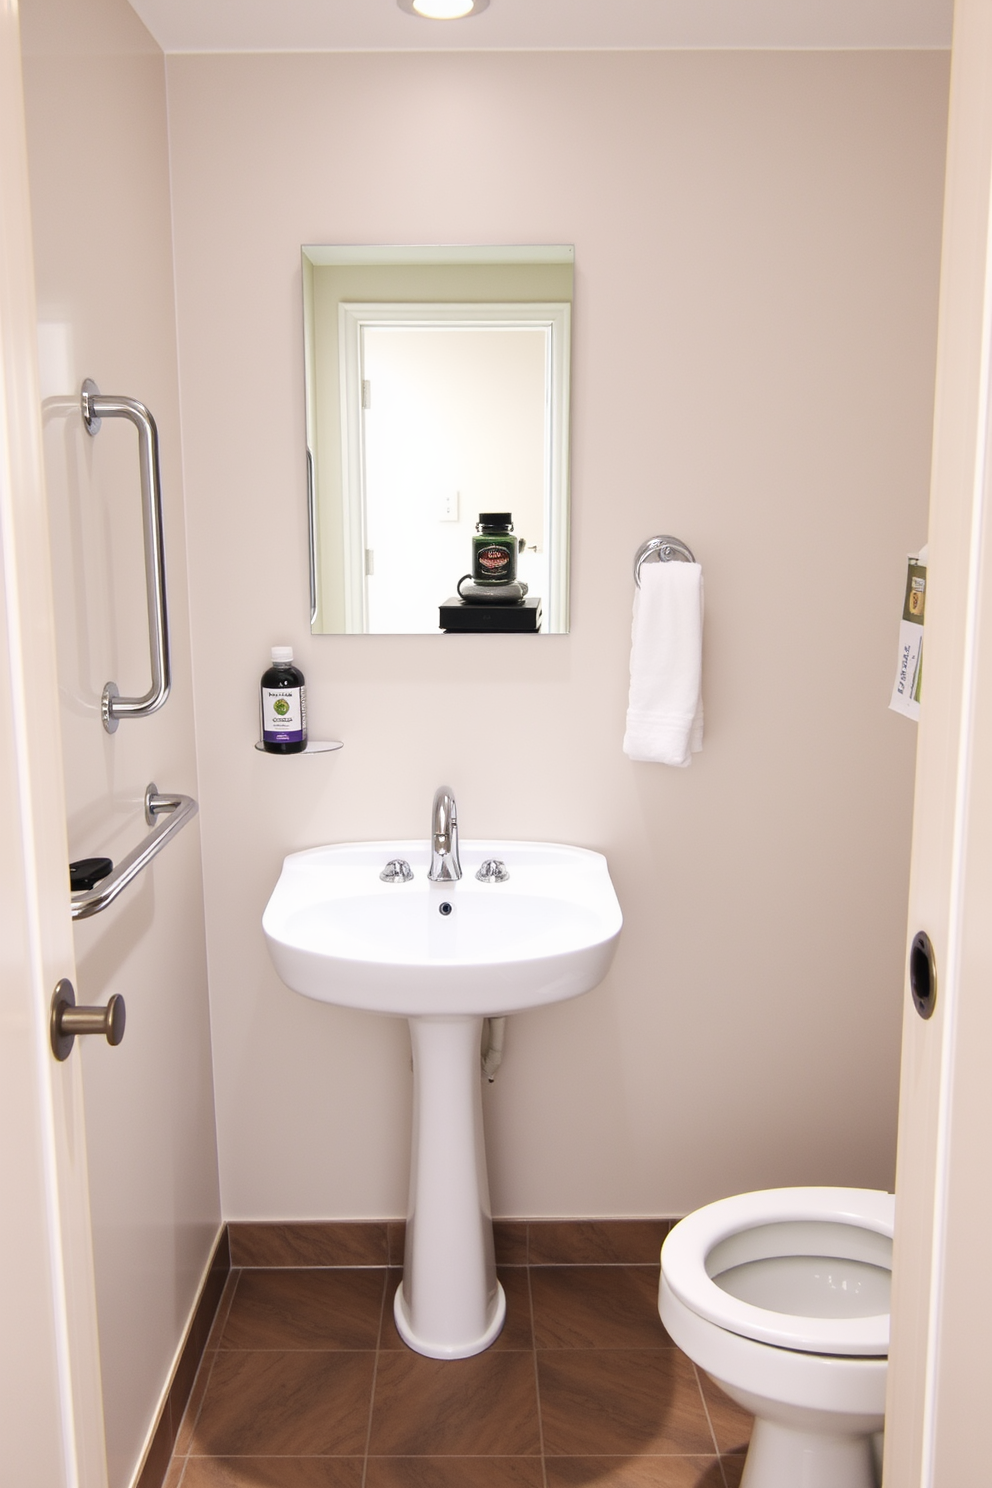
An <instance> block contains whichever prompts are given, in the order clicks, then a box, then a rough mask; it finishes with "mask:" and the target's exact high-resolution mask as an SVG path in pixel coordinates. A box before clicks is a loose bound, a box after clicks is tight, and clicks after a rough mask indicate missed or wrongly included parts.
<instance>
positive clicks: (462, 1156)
mask: <svg viewBox="0 0 992 1488" xmlns="http://www.w3.org/2000/svg"><path fill="white" fill-rule="evenodd" d="M396 858H402V859H405V860H406V862H407V863H408V864H409V865H410V868H411V869H412V874H413V876H412V877H411V878H409V879H408V880H406V881H403V880H397V881H396V882H391V883H384V882H383V881H382V880H381V878H380V877H379V875H380V873H381V871H382V869H383V868H384V867H385V866H386V864H387V863H388V862H390V861H391V860H393V859H396ZM490 858H498V859H500V860H502V862H503V863H505V865H506V867H507V869H508V870H509V878H508V879H507V880H506V881H505V882H496V883H489V882H486V883H482V882H480V881H479V880H478V879H477V878H476V877H475V874H476V871H477V869H478V868H479V867H480V866H481V864H482V863H483V862H484V861H485V860H486V859H490ZM429 863H430V851H429V847H428V844H426V843H424V842H359V843H345V844H342V845H339V846H334V847H317V848H313V849H312V850H311V851H309V852H300V853H292V854H291V855H290V856H289V857H288V858H286V860H285V862H284V863H283V868H282V874H281V875H280V878H279V882H278V883H277V884H276V887H275V889H274V890H273V893H272V897H271V899H270V900H269V902H268V904H267V905H266V908H265V913H264V914H263V916H262V929H263V931H264V933H265V939H266V941H267V943H268V947H269V952H270V954H271V956H272V960H273V963H274V965H275V968H276V970H277V971H278V973H279V975H280V976H281V977H282V979H283V981H284V982H285V983H286V985H287V986H288V987H290V988H292V990H293V991H294V992H300V993H302V994H303V996H305V997H312V998H314V999H315V1000H316V1001H318V1002H331V1003H337V1004H339V1005H340V1006H343V1007H351V1008H362V1009H364V1010H365V1011H367V1012H373V1013H385V1014H388V1015H392V1016H394V1017H405V1018H408V1019H409V1022H410V1042H411V1045H412V1049H413V1073H414V1085H413V1108H414V1109H413V1115H414V1119H413V1151H412V1158H411V1164H410V1205H409V1211H408V1219H407V1228H406V1249H405V1254H404V1261H403V1281H402V1283H401V1285H400V1286H399V1288H398V1289H397V1292H396V1299H395V1303H394V1315H395V1318H396V1326H397V1328H398V1329H399V1333H400V1336H401V1337H402V1338H403V1340H404V1341H405V1342H406V1343H407V1344H409V1346H410V1347H411V1348H413V1349H416V1350H417V1351H418V1352H419V1353H422V1354H427V1355H428V1356H429V1357H431V1358H435V1359H462V1358H466V1357H468V1356H469V1355H471V1354H477V1353H480V1352H481V1351H482V1350H483V1349H485V1348H488V1347H489V1345H490V1344H491V1343H492V1342H493V1340H494V1339H495V1338H496V1337H497V1335H498V1334H499V1331H500V1329H501V1328H502V1326H503V1319H504V1317H505V1313H506V1299H505V1297H504V1296H503V1289H502V1287H501V1286H500V1284H499V1282H498V1280H497V1278H496V1262H495V1252H494V1247H493V1227H492V1213H491V1210H490V1205H489V1181H488V1177H487V1173H486V1149H485V1140H484V1135H483V1129H482V1093H481V1070H480V1060H479V1054H480V1041H481V1036H482V1020H483V1018H484V1017H500V1016H502V1015H504V1014H506V1013H516V1012H522V1011H523V1010H524V1009H526V1008H535V1007H540V1006H541V1005H542V1004H544V1003H551V1002H560V1001H562V1000H564V999H565V998H569V997H577V996H579V995H580V994H581V993H583V992H589V991H591V990H592V988H593V987H595V986H596V985H597V984H598V983H599V982H601V981H602V979H603V977H604V976H605V975H606V972H607V970H608V969H609V965H610V962H611V961H612V959H613V952H614V950H615V948H616V942H617V939H618V937H619V934H620V927H621V924H622V916H621V914H620V906H619V904H618V903H617V896H616V894H615V892H614V890H613V885H612V883H611V882H610V875H609V872H608V870H607V866H606V859H605V858H604V857H603V856H602V854H601V853H596V852H588V851H586V850H585V849H584V848H580V847H562V846H559V845H557V844H553V843H545V842H463V843H462V844H461V864H462V877H461V878H460V879H459V880H458V881H457V882H454V883H450V882H449V883H431V882H429V880H428V878H427V871H428V866H429Z"/></svg>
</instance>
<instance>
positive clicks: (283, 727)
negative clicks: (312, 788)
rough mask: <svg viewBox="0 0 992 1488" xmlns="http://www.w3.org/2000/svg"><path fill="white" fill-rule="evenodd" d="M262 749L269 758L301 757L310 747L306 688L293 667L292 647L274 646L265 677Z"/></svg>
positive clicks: (262, 703) (302, 679)
mask: <svg viewBox="0 0 992 1488" xmlns="http://www.w3.org/2000/svg"><path fill="white" fill-rule="evenodd" d="M260 705H261V716H262V745H263V747H264V749H265V751H266V753H267V754H302V753H303V751H304V749H306V747H307V687H306V681H305V679H304V676H303V673H302V672H301V671H300V669H299V667H295V666H294V665H293V648H292V646H273V647H272V665H271V666H270V667H269V669H268V671H266V672H263V674H262V683H261V698H260Z"/></svg>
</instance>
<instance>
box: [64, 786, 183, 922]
mask: <svg viewBox="0 0 992 1488" xmlns="http://www.w3.org/2000/svg"><path fill="white" fill-rule="evenodd" d="M196 812H197V805H196V802H195V801H194V800H193V797H192V796H177V795H159V791H158V786H157V785H156V784H155V782H154V781H152V783H151V784H150V785H149V787H148V789H147V790H146V791H145V820H146V821H147V822H148V824H149V826H153V827H154V831H152V832H149V833H148V836H147V837H146V838H145V839H144V841H143V842H139V843H138V845H137V847H135V848H133V849H132V850H131V852H129V853H128V855H127V857H125V858H121V860H120V862H119V863H118V864H116V866H115V867H114V868H113V870H112V871H111V873H110V874H109V876H108V877H107V878H103V879H101V880H100V882H99V883H98V884H97V886H96V888H93V889H83V890H81V891H80V892H79V893H78V894H73V895H72V896H71V899H70V903H71V905H72V918H73V919H74V920H88V919H89V917H90V915H95V914H99V913H100V911H101V909H106V907H107V905H108V904H112V903H113V902H114V900H115V899H116V898H117V895H118V894H119V893H120V892H121V890H122V889H125V888H127V886H128V884H129V883H130V882H131V880H132V878H136V877H137V876H138V874H139V873H140V872H141V870H142V868H147V866H148V864H149V863H150V862H151V860H152V858H154V857H155V855H156V854H157V853H160V852H161V851H162V849H163V847H164V846H165V844H166V843H167V842H168V840H169V838H170V837H174V836H175V835H176V833H177V832H181V831H182V829H183V827H184V826H185V825H186V823H187V822H188V821H191V820H192V818H193V817H194V816H195V815H196ZM159 816H163V817H164V820H163V821H160V822H157V823H156V818H157V817H159Z"/></svg>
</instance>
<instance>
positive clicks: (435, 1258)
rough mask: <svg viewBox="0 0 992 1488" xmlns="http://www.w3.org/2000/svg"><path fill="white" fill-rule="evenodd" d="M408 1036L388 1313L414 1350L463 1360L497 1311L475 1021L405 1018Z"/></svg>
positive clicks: (486, 1334)
mask: <svg viewBox="0 0 992 1488" xmlns="http://www.w3.org/2000/svg"><path fill="white" fill-rule="evenodd" d="M410 1039H411V1042H412V1044H413V1154H412V1162H411V1168H410V1213H409V1217H408V1219H407V1229H406V1252H405V1255H404V1260H403V1282H402V1284H401V1286H400V1287H399V1289H398V1290H397V1292H396V1301H395V1304H394V1309H393V1311H394V1315H395V1318H396V1326H397V1328H398V1329H399V1333H400V1337H401V1338H402V1339H403V1341H404V1343H407V1344H409V1346H410V1348H412V1349H416V1351H417V1353H419V1354H426V1355H427V1356H428V1357H429V1358H431V1359H466V1358H468V1357H469V1355H471V1354H480V1353H482V1351H483V1349H487V1348H488V1347H489V1345H490V1344H491V1343H492V1342H493V1340H494V1339H495V1338H496V1337H497V1336H498V1334H499V1331H500V1329H501V1328H502V1326H503V1319H504V1317H505V1316H506V1298H505V1297H504V1295H503V1288H502V1287H501V1286H500V1284H499V1282H498V1281H497V1280H496V1257H495V1251H494V1247H493V1221H492V1213H491V1210H490V1206H489V1179H488V1176H487V1173H486V1148H485V1141H484V1137H483V1131H482V1075H481V1070H480V1067H479V1057H480V1045H481V1041H482V1019H481V1017H478V1018H477V1017H422V1018H411V1019H410Z"/></svg>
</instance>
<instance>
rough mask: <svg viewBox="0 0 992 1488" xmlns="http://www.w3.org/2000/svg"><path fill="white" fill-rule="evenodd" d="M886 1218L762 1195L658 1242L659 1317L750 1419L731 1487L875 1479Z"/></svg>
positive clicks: (872, 1202) (849, 1487) (829, 1203)
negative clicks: (739, 1470) (743, 1457)
mask: <svg viewBox="0 0 992 1488" xmlns="http://www.w3.org/2000/svg"><path fill="white" fill-rule="evenodd" d="M894 1209H895V1199H894V1197H893V1195H892V1194H887V1193H878V1192H874V1191H871V1190H868V1189H861V1188H770V1189H765V1190H764V1191H763V1192H761V1193H749V1194H738V1195H737V1196H736V1197H735V1198H731V1199H721V1200H720V1201H719V1202H718V1203H716V1204H707V1206H706V1207H705V1209H697V1210H696V1212H695V1213H694V1214H690V1215H688V1216H687V1217H686V1218H685V1219H683V1220H680V1222H679V1223H678V1224H677V1225H676V1226H675V1227H674V1229H673V1230H672V1232H671V1234H670V1235H669V1236H668V1238H667V1240H666V1241H665V1243H664V1245H663V1246H662V1250H661V1284H660V1287H659V1295H658V1310H659V1312H660V1314H661V1320H662V1322H663V1323H664V1325H665V1327H666V1328H667V1329H668V1332H669V1334H670V1335H671V1338H672V1339H673V1341H674V1342H675V1343H676V1344H677V1345H678V1346H679V1348H681V1349H682V1350H683V1351H684V1352H685V1353H686V1354H688V1355H689V1358H690V1359H692V1360H693V1361H694V1362H695V1363H696V1364H698V1365H699V1367H700V1369H702V1370H704V1371H705V1372H706V1374H708V1375H709V1376H710V1378H711V1379H712V1380H714V1381H715V1382H716V1384H718V1385H719V1386H720V1388H721V1389H722V1390H725V1391H726V1393H727V1394H728V1395H729V1396H730V1397H731V1399H732V1400H736V1401H737V1402H738V1404H740V1405H742V1406H743V1407H744V1408H745V1410H749V1411H751V1412H752V1413H753V1415H754V1416H755V1424H754V1433H753V1435H752V1438H751V1445H750V1448H749V1449H748V1454H747V1462H746V1464H745V1467H744V1476H743V1478H742V1480H741V1488H876V1485H877V1484H878V1482H879V1481H880V1477H881V1473H880V1462H879V1460H878V1458H879V1456H880V1452H879V1450H878V1449H879V1448H880V1445H881V1438H880V1437H877V1436H876V1434H877V1433H879V1432H881V1430H882V1427H883V1424H884V1419H885V1416H884V1412H885V1374H886V1369H887V1367H888V1352H889V1285H890V1280H891V1268H892V1222H893V1215H894ZM873 1438H876V1439H875V1440H873Z"/></svg>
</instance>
